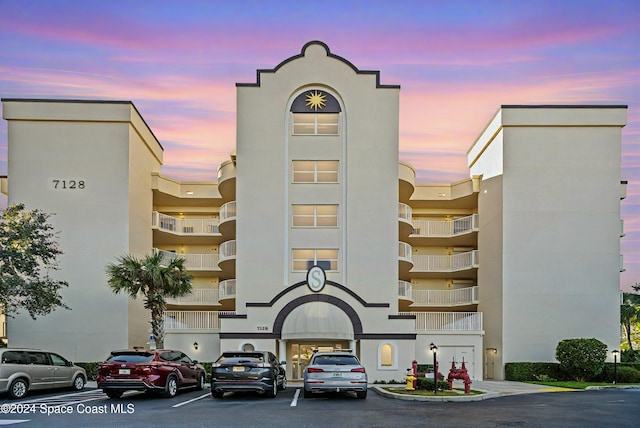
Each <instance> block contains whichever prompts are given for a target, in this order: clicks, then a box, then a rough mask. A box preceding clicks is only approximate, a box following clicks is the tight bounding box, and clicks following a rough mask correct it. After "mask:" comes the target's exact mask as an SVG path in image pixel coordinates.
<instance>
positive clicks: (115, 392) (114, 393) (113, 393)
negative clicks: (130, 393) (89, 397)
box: [105, 389, 124, 398]
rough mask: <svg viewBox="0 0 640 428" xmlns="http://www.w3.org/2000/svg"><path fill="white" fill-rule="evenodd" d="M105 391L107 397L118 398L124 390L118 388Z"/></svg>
mask: <svg viewBox="0 0 640 428" xmlns="http://www.w3.org/2000/svg"><path fill="white" fill-rule="evenodd" d="M105 393H106V394H107V397H109V398H120V397H122V394H124V391H121V390H119V389H112V390H109V391H105Z"/></svg>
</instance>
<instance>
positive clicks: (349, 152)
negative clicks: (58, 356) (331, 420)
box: [2, 42, 626, 380]
mask: <svg viewBox="0 0 640 428" xmlns="http://www.w3.org/2000/svg"><path fill="white" fill-rule="evenodd" d="M399 95H400V87H399V86H397V85H386V84H382V83H381V79H380V74H379V73H378V72H374V71H362V70H359V69H357V68H356V67H355V66H354V65H353V64H351V63H350V62H349V61H347V60H345V59H344V58H341V57H339V56H336V55H334V54H332V53H330V51H329V48H328V47H327V46H326V45H325V44H323V43H321V42H310V43H308V44H306V45H305V46H304V47H303V49H302V52H301V53H300V54H299V55H296V56H293V57H291V58H288V59H286V60H285V61H283V62H282V63H280V64H279V65H278V66H276V67H275V68H274V69H272V70H258V73H257V80H256V82H253V83H248V84H238V85H237V147H236V150H235V151H234V152H233V153H232V154H231V157H230V159H229V160H228V161H227V162H225V163H223V164H222V165H220V167H219V170H218V181H217V182H207V183H205V182H181V181H177V180H174V179H171V178H168V177H165V176H162V175H161V174H160V166H161V164H162V156H163V149H162V146H161V145H160V143H159V142H158V140H157V139H156V137H155V136H154V134H153V132H152V131H151V130H150V129H149V127H148V126H147V125H146V123H145V122H144V120H143V118H142V117H141V116H140V114H139V112H138V111H137V110H136V108H135V107H134V105H133V104H132V103H131V102H128V101H123V102H113V101H73V100H33V99H3V100H2V102H3V113H4V118H5V119H6V120H7V121H8V129H9V153H8V177H6V178H3V179H2V191H3V193H5V194H8V197H9V203H15V202H23V203H25V204H26V205H27V207H28V208H40V209H43V210H45V211H47V212H51V213H55V214H56V215H55V216H54V217H52V219H51V222H52V223H53V224H54V225H55V227H56V228H57V229H58V230H60V231H61V234H60V237H59V243H60V245H61V247H62V248H63V250H64V252H65V254H64V256H63V258H62V268H63V269H62V271H61V272H60V273H59V275H61V276H62V277H63V278H64V279H65V280H67V281H69V283H70V287H69V289H67V290H64V292H63V294H64V299H65V302H66V303H67V304H68V305H69V306H70V307H71V308H72V310H71V311H66V310H58V311H55V312H54V313H52V314H51V315H49V316H47V317H44V318H42V319H39V320H37V321H32V320H31V319H29V318H28V317H26V316H18V317H16V318H14V319H10V320H9V323H8V337H9V341H10V344H11V345H13V346H42V347H45V348H50V349H55V350H59V351H60V352H64V353H65V354H66V355H69V356H70V357H71V358H73V359H75V360H78V361H95V360H100V359H101V358H103V357H104V356H105V355H106V354H107V353H108V351H109V350H111V349H113V348H122V347H127V346H131V347H132V346H145V345H146V343H147V341H148V336H149V325H148V314H147V313H146V312H145V311H144V309H143V308H142V304H141V301H140V300H129V299H127V297H125V296H121V295H114V294H113V293H112V292H111V291H110V290H109V289H108V287H107V285H106V278H105V266H106V265H107V264H108V263H111V262H114V261H115V259H116V257H118V256H120V255H123V254H127V253H131V254H136V255H143V254H149V253H150V252H152V251H160V252H162V253H163V254H166V256H167V257H176V256H180V257H183V258H185V259H186V266H187V267H188V268H189V270H190V272H191V273H192V274H193V275H194V291H193V293H192V294H191V295H190V296H188V297H184V298H180V299H175V300H172V301H171V302H170V306H169V308H168V309H169V310H168V312H167V313H166V329H167V337H166V339H165V345H166V346H168V347H178V348H182V349H183V350H185V351H188V352H189V353H190V354H191V355H193V356H194V357H195V358H197V359H199V360H202V361H210V360H213V359H215V358H216V357H217V355H218V354H219V353H220V352H221V351H223V350H228V349H251V348H256V349H257V348H259V349H268V350H271V351H273V352H275V353H276V354H278V356H279V358H280V359H282V360H286V361H287V370H288V376H289V378H290V379H300V378H301V377H302V371H303V369H304V366H305V364H306V362H307V360H308V356H309V354H310V352H312V350H313V349H314V348H316V347H324V346H332V347H342V348H352V349H354V350H355V351H356V352H357V354H358V355H359V356H360V358H361V359H362V361H363V363H364V365H365V366H366V367H367V371H368V372H369V378H370V379H371V380H383V379H384V380H389V379H400V378H402V376H403V375H404V373H405V371H406V368H408V367H410V365H411V362H412V360H414V359H415V360H418V361H419V362H424V363H428V362H430V361H432V359H433V357H432V355H431V352H430V351H429V345H430V344H431V343H434V344H436V345H437V347H438V360H439V361H440V363H441V364H442V365H444V367H442V366H441V371H443V372H445V373H446V371H447V370H448V367H449V366H450V364H451V361H452V360H454V359H455V361H456V362H458V363H459V362H461V361H462V360H463V359H464V361H465V362H466V365H467V368H468V369H469V370H470V372H471V375H472V377H473V378H474V379H481V378H483V377H484V378H496V379H500V378H503V375H504V370H503V367H504V363H506V362H510V361H553V360H554V351H555V347H556V345H557V343H558V342H559V341H560V340H562V339H566V338H573V337H596V338H598V339H600V340H601V341H603V342H605V343H606V344H607V345H608V346H609V347H610V348H611V349H613V348H615V347H617V346H618V344H619V301H620V300H619V299H620V298H619V272H620V267H621V257H620V242H619V240H620V236H621V219H620V199H621V198H623V197H624V195H625V191H626V189H625V185H624V182H621V177H620V163H621V160H620V157H621V153H620V150H621V149H620V146H621V129H622V127H623V126H624V125H625V122H626V106H585V105H579V106H513V105H512V106H502V107H501V108H500V109H499V110H498V112H497V113H496V115H495V116H494V118H493V119H492V120H491V122H490V123H489V124H488V125H487V127H486V128H485V130H484V131H482V132H481V133H480V136H479V137H478V139H477V140H476V141H475V143H473V144H472V146H471V148H470V150H469V152H468V165H469V171H470V178H469V179H466V180H462V181H459V182H456V183H453V184H420V183H416V182H415V171H414V170H413V169H412V167H411V166H410V165H408V164H405V163H399V157H398V133H399V129H398V128H399V124H398V116H399ZM621 183H622V184H621ZM196 344H197V346H196Z"/></svg>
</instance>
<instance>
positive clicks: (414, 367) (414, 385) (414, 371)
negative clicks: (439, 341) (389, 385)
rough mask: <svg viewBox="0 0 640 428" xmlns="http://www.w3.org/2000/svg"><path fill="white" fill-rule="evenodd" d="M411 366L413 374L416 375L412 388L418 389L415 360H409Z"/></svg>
mask: <svg viewBox="0 0 640 428" xmlns="http://www.w3.org/2000/svg"><path fill="white" fill-rule="evenodd" d="M411 368H412V369H413V375H414V376H415V377H416V378H415V379H414V380H413V389H418V362H417V361H416V360H413V361H412V362H411Z"/></svg>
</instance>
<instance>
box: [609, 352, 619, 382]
mask: <svg viewBox="0 0 640 428" xmlns="http://www.w3.org/2000/svg"><path fill="white" fill-rule="evenodd" d="M611 353H612V354H613V383H614V384H616V383H618V354H619V353H620V351H618V350H617V349H614V350H613V351H612V352H611Z"/></svg>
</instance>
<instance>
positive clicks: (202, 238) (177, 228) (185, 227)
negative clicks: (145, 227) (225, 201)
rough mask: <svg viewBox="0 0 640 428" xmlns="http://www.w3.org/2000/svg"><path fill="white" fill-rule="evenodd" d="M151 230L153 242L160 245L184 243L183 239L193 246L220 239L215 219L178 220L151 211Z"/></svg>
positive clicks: (215, 241)
mask: <svg viewBox="0 0 640 428" xmlns="http://www.w3.org/2000/svg"><path fill="white" fill-rule="evenodd" d="M151 228H152V229H153V240H154V242H157V243H162V244H180V243H184V242H185V238H188V239H189V243H193V244H211V243H217V242H219V241H220V238H221V237H222V235H221V234H220V231H219V230H218V219H217V218H178V217H172V216H169V215H166V214H162V213H160V212H157V211H153V213H152V216H151ZM212 238H213V239H212Z"/></svg>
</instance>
